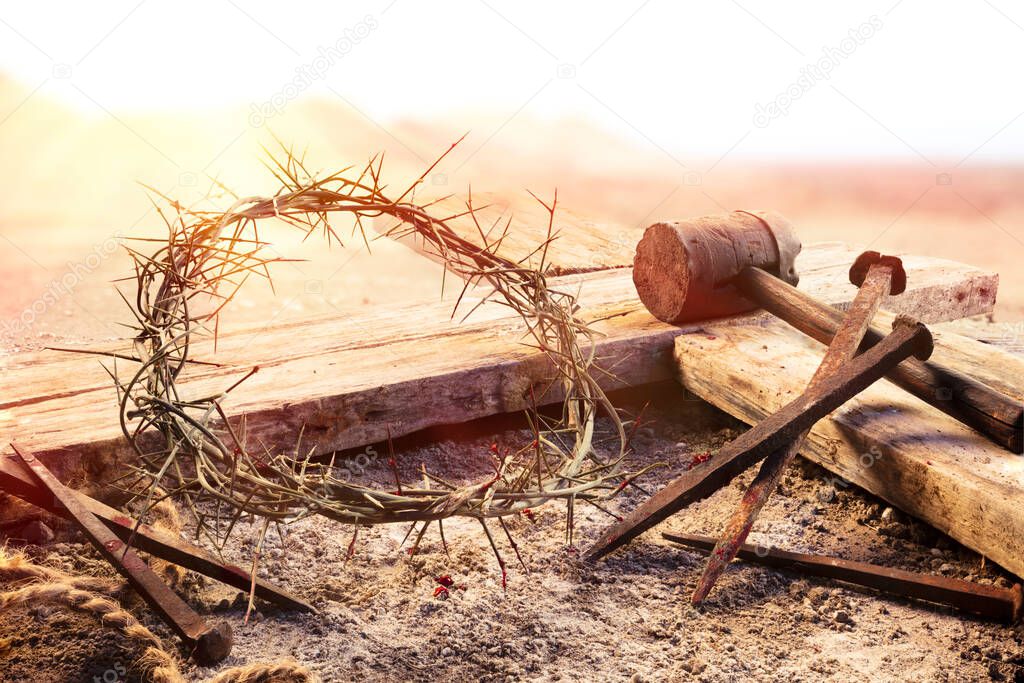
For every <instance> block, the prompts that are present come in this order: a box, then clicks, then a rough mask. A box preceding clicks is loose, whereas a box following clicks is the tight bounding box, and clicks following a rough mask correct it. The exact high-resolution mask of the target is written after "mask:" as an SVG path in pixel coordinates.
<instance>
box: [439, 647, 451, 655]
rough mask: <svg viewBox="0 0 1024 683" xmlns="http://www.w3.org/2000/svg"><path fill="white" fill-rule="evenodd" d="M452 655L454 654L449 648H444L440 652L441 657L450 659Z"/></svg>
mask: <svg viewBox="0 0 1024 683" xmlns="http://www.w3.org/2000/svg"><path fill="white" fill-rule="evenodd" d="M452 654H454V652H453V651H452V649H451V648H450V647H446V648H444V649H442V650H441V656H442V657H451V656H452Z"/></svg>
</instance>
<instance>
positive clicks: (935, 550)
mask: <svg viewBox="0 0 1024 683" xmlns="http://www.w3.org/2000/svg"><path fill="white" fill-rule="evenodd" d="M930 552H931V554H932V555H934V556H935V557H942V551H941V550H939V549H938V548H932V549H931V551H930Z"/></svg>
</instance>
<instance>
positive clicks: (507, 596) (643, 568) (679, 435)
mask: <svg viewBox="0 0 1024 683" xmlns="http://www.w3.org/2000/svg"><path fill="white" fill-rule="evenodd" d="M615 401H616V404H617V405H619V406H621V407H622V408H623V409H624V410H625V411H627V412H628V413H629V414H632V415H636V414H638V413H640V411H641V409H643V408H644V406H645V405H646V406H647V407H646V409H645V410H644V411H643V419H642V426H641V427H640V428H639V429H638V430H637V431H636V434H635V436H634V438H633V443H632V445H633V447H634V449H635V451H636V453H635V456H634V460H633V463H634V466H641V465H643V464H645V463H650V462H665V463H667V465H668V466H667V467H665V468H661V469H659V470H656V471H655V472H654V473H653V474H651V475H649V476H646V477H644V478H643V480H642V481H641V482H640V485H641V487H642V488H643V491H641V490H639V489H638V488H637V489H626V491H625V492H624V493H623V495H622V496H621V497H619V498H617V499H616V500H614V501H612V502H611V503H610V504H608V506H607V509H608V510H609V511H611V512H614V513H616V514H621V513H623V512H625V511H628V510H629V509H631V508H632V507H634V506H635V505H637V504H638V503H639V502H641V501H642V500H643V499H644V498H645V496H646V495H647V493H649V492H652V491H654V490H656V489H657V488H658V487H659V486H660V485H662V484H663V483H664V482H665V481H667V480H668V479H669V478H670V477H671V475H672V473H673V472H677V471H678V470H679V468H681V467H685V466H686V465H687V464H688V463H689V462H690V461H691V460H692V458H693V457H694V456H695V455H699V454H701V453H704V452H706V451H711V452H712V453H714V452H715V451H716V450H717V449H718V448H719V447H720V446H721V445H722V444H723V443H725V442H726V441H727V440H729V439H731V438H733V437H734V436H735V435H736V434H737V433H739V432H740V431H741V430H743V429H744V428H745V427H744V426H743V425H741V424H740V423H738V422H736V421H734V420H733V419H731V418H729V417H728V416H726V415H725V414H723V413H721V412H719V411H717V410H716V409H714V408H712V407H710V406H708V405H707V404H704V403H702V402H700V401H695V400H686V397H685V395H684V393H683V392H682V390H681V389H679V388H678V387H676V386H675V385H673V384H670V383H669V384H664V385H657V386H653V387H644V388H641V389H637V390H631V391H629V392H624V393H621V394H619V395H617V396H615ZM603 428H604V431H605V432H607V431H608V429H609V424H608V423H607V422H605V423H604V424H603ZM529 438H530V437H529V432H528V431H526V430H524V429H523V428H522V425H521V424H518V423H517V421H516V419H514V418H509V417H499V418H491V419H487V420H482V421H480V422H478V423H474V424H471V425H462V426H459V427H451V428H434V429H431V430H429V431H428V432H426V433H424V434H419V435H414V436H412V437H406V438H404V439H401V440H399V441H397V442H396V447H397V449H398V455H399V467H400V468H401V469H402V470H403V472H402V474H403V477H406V476H408V477H413V476H415V473H416V472H418V471H419V468H420V466H421V463H425V464H426V465H427V467H428V468H430V469H431V470H433V471H437V472H438V473H439V474H440V476H450V477H453V478H459V477H461V478H463V479H466V480H470V479H474V478H479V477H481V476H484V475H485V474H486V473H488V472H489V471H490V464H489V459H488V457H487V453H488V451H489V448H490V444H491V443H492V441H497V442H498V443H499V444H504V443H509V444H511V443H518V442H521V441H522V440H523V439H529ZM603 447H604V448H610V447H611V443H610V442H609V443H606V444H604V445H603ZM348 455H350V456H354V455H355V454H348ZM378 460H379V461H384V460H386V458H379V459H378ZM798 462H799V464H798V465H796V466H793V467H792V468H791V470H790V471H789V472H788V473H787V475H786V476H785V477H784V480H783V482H782V486H781V487H780V490H779V491H778V492H777V493H776V494H775V495H774V496H773V497H772V499H771V501H770V502H769V504H768V505H767V506H766V508H765V510H764V512H763V513H762V515H761V517H760V520H759V521H758V523H757V525H756V527H755V532H754V533H753V534H752V536H751V541H752V542H755V543H764V544H771V545H775V546H778V547H781V548H786V549H794V550H803V551H814V552H821V553H828V554H833V555H837V556H842V557H847V558H851V559H857V560H866V561H872V562H876V563H879V564H884V565H889V566H894V567H900V568H905V569H912V570H917V571H924V572H933V573H940V574H943V575H946V576H956V577H960V578H967V579H972V580H978V581H980V582H982V583H995V584H998V585H1004V586H1005V585H1009V578H1010V577H1009V576H1008V575H1006V574H1004V573H1002V572H1001V571H1000V570H999V569H998V568H997V567H995V566H993V565H992V564H991V563H985V562H983V561H982V559H981V558H980V557H979V556H978V555H977V554H975V553H973V552H971V551H969V550H967V549H965V548H963V547H962V546H960V545H959V544H957V543H955V542H953V541H951V540H950V539H948V538H946V537H944V536H942V535H941V534H939V533H937V532H936V531H935V530H933V529H932V528H931V527H929V526H927V525H925V524H921V523H918V522H916V521H914V520H912V519H909V518H907V517H906V516H904V515H903V514H901V513H899V512H898V511H894V510H892V509H891V508H888V507H887V506H886V504H885V503H884V502H883V501H880V500H878V499H876V498H874V497H873V496H871V495H870V494H867V493H865V492H863V491H861V490H859V489H856V488H855V487H853V486H846V485H845V484H844V483H843V482H841V481H839V480H837V479H835V477H833V476H832V475H831V474H830V473H828V472H826V471H825V470H823V469H821V468H819V467H817V466H816V465H813V464H811V463H808V462H805V461H802V460H800V461H798ZM377 464H378V465H379V467H377V465H375V464H371V465H370V466H369V467H368V469H367V471H366V473H365V477H366V478H367V479H368V480H372V481H379V482H380V483H381V484H382V485H386V482H388V481H390V480H391V477H392V476H393V474H392V472H391V470H390V468H389V467H388V466H387V464H386V463H384V462H378V463H377ZM750 476H752V473H748V475H747V476H746V477H743V478H741V479H739V480H737V481H736V482H735V483H734V484H732V485H730V486H729V487H727V488H726V489H723V490H722V491H720V492H718V493H717V494H716V495H714V496H712V497H711V498H709V499H707V500H705V501H703V502H701V503H699V504H696V505H693V506H691V507H690V508H688V509H687V510H685V511H683V512H682V513H680V514H678V515H676V516H674V517H673V518H672V519H671V520H669V521H668V522H667V523H665V524H663V525H662V526H661V527H659V528H658V529H657V530H656V531H652V532H648V533H647V534H646V535H644V536H643V537H641V538H640V539H639V540H638V541H635V542H634V543H632V544H631V545H630V546H628V547H627V548H625V549H624V550H621V551H619V552H617V553H616V554H614V555H612V556H611V557H610V558H609V559H607V560H605V561H602V562H599V563H598V564H596V565H593V566H591V565H588V564H587V563H585V562H583V561H582V560H581V559H580V551H581V550H582V549H584V548H586V547H587V546H588V544H589V543H590V542H591V541H592V540H594V539H595V538H596V536H597V534H598V533H599V532H600V531H601V530H602V529H603V528H604V527H605V525H606V524H608V523H609V522H610V521H612V520H611V518H610V517H609V516H608V514H606V513H605V512H602V511H601V510H598V509H597V508H593V507H590V506H577V512H576V525H575V532H574V533H575V537H574V544H573V545H572V546H567V545H566V542H565V540H566V539H565V534H566V527H565V512H564V507H563V506H561V505H559V504H556V503H552V504H548V505H546V506H543V507H541V508H539V509H536V510H534V511H533V519H532V520H531V519H529V518H528V517H524V516H519V517H516V518H514V519H512V520H510V522H509V528H510V531H511V534H512V537H513V538H514V540H515V542H516V544H517V545H518V549H519V552H520V553H521V555H522V557H523V560H524V562H525V564H526V567H527V569H524V568H523V567H522V566H520V565H519V564H518V562H517V560H516V557H515V553H514V552H513V550H512V549H511V548H510V546H509V543H508V539H507V538H505V537H504V535H503V534H502V532H501V531H500V527H498V526H496V525H495V526H494V531H495V538H496V540H497V542H498V544H499V547H500V550H501V553H502V555H503V557H504V559H505V561H506V563H507V565H508V569H509V572H508V582H507V587H506V588H504V589H503V587H502V578H501V571H500V569H499V567H498V564H497V561H496V560H495V557H494V555H493V554H492V552H491V550H490V549H489V547H488V544H487V541H486V537H485V536H484V534H483V532H482V530H481V528H480V526H479V524H478V523H477V522H475V521H473V520H450V521H449V522H447V523H446V524H445V537H446V539H447V546H448V548H447V549H448V554H446V552H445V549H444V547H443V546H442V543H441V540H440V537H439V535H438V534H437V533H436V526H435V527H434V528H433V529H431V530H430V531H429V532H428V533H427V534H426V535H425V536H424V538H423V542H422V543H421V545H420V548H419V551H418V552H417V553H416V554H415V555H414V556H411V557H410V556H409V555H408V554H407V553H406V551H405V549H406V548H408V546H409V542H408V541H407V542H406V543H405V545H403V544H402V542H403V539H404V537H405V535H406V532H407V531H408V528H407V527H405V526H380V527H375V528H371V529H363V530H360V532H359V535H358V539H357V541H356V544H355V554H354V556H353V557H351V559H347V560H346V556H347V552H348V548H349V545H350V542H351V538H352V528H351V527H346V526H343V525H339V524H336V523H333V522H330V521H328V520H325V519H320V518H316V519H309V520H306V521H303V522H299V523H296V524H294V525H293V526H292V527H291V528H290V529H289V531H288V532H287V533H286V534H285V536H284V538H283V539H282V538H281V537H279V536H277V535H271V536H270V537H269V539H268V545H269V548H268V550H267V551H266V552H265V555H264V557H263V559H262V560H261V566H262V572H263V573H264V574H265V575H266V576H267V577H268V578H270V579H271V580H272V581H275V582H277V583H279V584H280V585H282V586H284V587H285V588H287V589H288V590H290V591H293V592H295V593H297V594H298V595H300V596H302V597H304V598H306V599H307V600H309V601H311V602H312V603H313V604H314V605H315V606H316V607H317V608H318V610H319V614H316V615H301V614H295V613H288V612H285V611H282V610H280V609H277V608H275V607H273V606H271V605H268V604H266V603H260V604H259V605H258V610H257V611H256V613H255V614H254V615H253V618H252V619H251V620H250V622H249V623H248V624H245V623H243V617H244V614H245V607H246V597H245V596H243V595H242V594H241V593H239V592H238V591H236V590H234V589H231V588H228V587H225V586H223V585H220V584H217V583H215V582H212V581H208V580H203V579H201V578H199V577H195V576H190V579H189V581H188V582H186V585H185V586H184V587H183V589H182V590H183V591H184V592H185V594H186V595H187V597H188V599H189V600H190V601H191V602H192V604H194V605H195V606H196V607H197V608H198V609H200V610H201V611H203V612H205V613H208V614H210V615H211V616H212V617H217V618H225V619H227V620H228V621H229V622H230V623H231V625H232V627H233V628H234V631H235V647H234V651H233V653H232V656H231V657H230V658H229V659H228V660H226V661H225V662H224V663H223V664H222V665H221V666H225V667H226V666H232V665H238V664H243V663H252V662H257V661H269V660H273V659H276V658H281V657H289V656H290V657H294V658H296V659H298V660H299V661H300V662H302V663H304V664H306V665H308V666H310V667H311V668H313V669H314V670H316V671H317V672H319V673H320V675H322V677H323V678H324V680H326V681H345V680H367V681H396V680H404V681H434V680H478V681H520V680H521V681H571V680H594V681H623V680H628V681H680V680H683V681H685V680H695V681H732V680H743V679H746V680H758V681H803V680H827V681H852V680H882V681H911V680H912V681H963V680H990V679H991V680H1011V681H1014V680H1015V681H1021V680H1024V627H1022V626H1020V625H1018V626H1013V627H1008V626H1003V625H999V624H993V623H989V622H985V621H983V620H980V619H976V618H973V617H970V616H965V615H962V614H958V613H954V612H952V611H951V610H949V609H947V608H942V607H938V606H931V605H926V604H922V603H912V602H909V601H906V600H900V599H896V598H890V597H883V596H880V595H878V594H873V593H865V592H858V591H856V590H853V589H852V588H850V587H844V586H843V585H841V584H838V583H835V582H831V581H825V580H818V579H809V578H804V577H800V576H799V575H796V574H792V573H787V572H780V571H774V570H771V569H767V568H762V567H757V566H752V565H748V564H745V563H735V564H733V565H732V566H731V568H730V569H729V571H727V572H726V574H725V575H724V576H723V578H722V580H721V581H720V582H719V585H718V586H717V587H716V589H715V590H714V591H713V593H712V595H711V597H710V598H709V600H708V601H707V602H706V605H705V606H704V607H703V608H701V609H700V610H694V609H692V608H690V607H689V606H688V597H689V594H690V592H691V590H692V589H693V587H694V585H695V583H696V580H697V578H698V577H699V575H700V573H701V571H702V568H703V557H702V556H701V555H698V554H695V553H693V552H690V551H687V550H683V549H680V548H677V547H673V546H672V545H671V544H669V543H667V542H665V541H663V540H662V539H661V537H660V532H661V531H677V532H682V531H685V532H697V533H705V534H709V535H714V534H715V533H717V532H718V530H719V529H720V527H721V525H722V524H723V521H724V519H725V517H726V515H727V514H728V513H729V512H730V511H731V510H732V508H733V506H734V505H735V504H736V503H737V502H738V499H739V496H740V492H741V490H742V488H743V486H744V485H745V483H746V481H747V480H748V479H749V477H750ZM645 492H646V493H645ZM58 526H59V525H58ZM256 528H257V526H256V525H254V526H253V527H251V528H245V527H243V528H242V529H241V531H240V533H239V534H238V535H237V536H236V537H235V538H236V540H235V542H234V543H232V544H231V548H230V551H229V554H230V555H231V559H233V560H234V561H237V562H239V563H244V562H247V561H249V560H251V557H252V549H253V546H252V540H251V539H252V537H254V536H255V530H256ZM57 531H58V539H57V541H58V542H57V543H55V544H52V545H50V546H45V547H34V546H30V547H29V548H28V550H29V551H30V552H31V553H32V554H33V555H34V556H35V557H36V558H37V559H42V560H45V561H48V562H52V563H56V564H58V565H60V566H61V567H63V568H64V569H66V570H74V571H79V572H86V573H93V574H96V573H102V572H104V571H109V570H107V569H106V568H104V566H103V564H102V563H101V562H99V561H97V560H95V555H94V554H93V552H92V550H91V549H90V548H89V547H88V545H87V544H85V543H84V542H83V541H82V539H80V538H77V537H76V536H75V535H74V534H73V533H72V532H71V531H70V530H69V529H67V528H66V527H59V528H58V529H57ZM444 575H450V576H451V578H452V580H453V582H454V585H453V586H452V587H451V588H450V590H449V594H448V599H442V598H441V597H435V595H434V593H435V589H436V588H437V586H438V585H439V583H438V581H437V578H438V577H442V576H444ZM133 611H134V613H135V614H137V615H138V616H140V617H141V618H142V619H143V621H144V622H145V623H146V624H147V625H149V626H150V627H151V628H152V629H154V630H155V631H156V632H157V633H159V634H160V635H161V636H162V637H164V638H165V639H166V641H165V642H167V643H169V644H170V643H174V642H175V641H174V639H173V637H171V635H170V634H169V633H168V631H167V630H166V629H165V628H164V627H163V626H162V625H161V624H159V623H158V622H156V621H155V620H154V619H153V617H152V615H150V614H148V613H147V612H146V610H144V609H142V608H140V607H138V606H136V607H135V608H134V609H133ZM27 632H31V633H32V636H31V637H32V638H35V639H36V645H37V646H33V644H32V642H29V641H28V640H26V639H25V634H26V633H27ZM11 637H14V639H15V640H14V641H12V643H11V644H10V645H9V646H8V647H7V648H6V649H4V650H3V651H2V652H0V664H2V666H3V668H4V672H5V673H4V679H5V680H24V681H44V680H45V681H54V680H92V678H91V676H94V675H96V674H102V673H103V670H105V669H106V668H109V664H110V663H111V662H112V663H115V664H117V663H122V664H124V665H126V666H128V665H130V664H131V662H132V661H133V657H134V656H137V653H134V652H132V651H131V650H130V649H129V650H127V651H125V650H118V649H117V647H122V646H124V645H125V643H123V642H122V643H121V645H120V646H115V641H117V640H118V638H119V637H118V636H111V635H110V631H109V630H105V629H103V628H101V627H100V626H99V625H98V623H97V622H96V621H94V620H91V619H90V618H83V617H82V616H80V615H73V616H69V615H68V614H67V613H65V612H63V611H62V610H61V609H56V610H53V611H49V610H48V611H46V612H45V613H44V614H43V616H39V614H35V615H32V614H28V613H18V614H15V616H14V618H13V619H12V618H5V620H3V621H2V622H0V639H3V638H11ZM0 642H3V641H0ZM39 643H42V644H44V645H45V644H47V643H49V644H53V643H63V644H64V647H62V648H56V647H54V646H52V645H49V646H43V647H39V646H38V644H39ZM190 666H191V665H186V674H187V675H188V676H189V677H191V678H193V679H195V680H206V679H208V678H210V677H211V676H212V675H213V674H214V673H215V669H196V668H189V667H190ZM130 675H131V674H129V678H130ZM55 676H56V678H55ZM62 676H63V678H62Z"/></svg>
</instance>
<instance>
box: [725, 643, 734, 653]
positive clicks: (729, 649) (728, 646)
mask: <svg viewBox="0 0 1024 683" xmlns="http://www.w3.org/2000/svg"><path fill="white" fill-rule="evenodd" d="M735 649H736V646H735V645H733V644H732V643H726V645H725V651H726V652H732V651H733V650H735Z"/></svg>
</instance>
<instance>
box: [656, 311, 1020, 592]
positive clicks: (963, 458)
mask: <svg viewBox="0 0 1024 683" xmlns="http://www.w3.org/2000/svg"><path fill="white" fill-rule="evenodd" d="M935 331H936V339H937V343H936V352H935V355H934V356H933V358H934V360H936V361H938V362H941V363H944V364H947V365H949V366H950V367H952V368H953V369H955V370H959V371H962V372H965V373H967V374H970V375H974V376H977V377H979V378H985V379H991V378H994V377H996V376H997V375H998V376H999V377H1000V382H999V388H1000V389H1002V390H1004V391H1007V392H1010V393H1011V395H1013V396H1014V397H1016V398H1018V399H1022V398H1024V359H1021V358H1019V357H1017V356H1014V355H1012V354H1009V353H1006V352H1004V351H1001V350H998V349H994V348H993V347H992V346H990V345H987V344H983V343H981V342H977V341H974V340H972V339H968V338H966V337H962V336H959V335H956V334H954V333H952V332H947V331H945V330H943V329H942V326H939V327H938V328H936V330H935ZM823 349H824V347H823V346H822V345H821V344H818V343H817V342H814V341H813V340H811V339H809V338H807V337H805V336H803V335H801V334H800V333H799V332H796V331H795V330H793V329H791V328H789V327H788V326H786V325H785V324H784V323H781V322H779V321H773V320H772V321H769V320H766V321H763V322H762V324H760V325H739V326H720V325H710V326H707V327H705V329H704V334H700V335H696V334H686V335H682V336H680V337H679V338H678V339H676V341H675V358H676V364H677V370H678V374H679V378H680V380H681V381H682V383H683V384H684V385H685V386H686V387H687V389H689V390H690V391H692V392H693V393H695V394H696V395H698V396H700V397H701V398H704V399H705V400H707V401H709V402H710V403H712V404H714V405H716V406H717V407H719V408H721V409H722V410H724V411H726V412H728V413H730V414H731V415H733V416H735V417H737V418H739V419H741V420H743V421H744V422H747V423H748V424H753V423H755V422H756V421H758V420H761V419H763V418H764V417H765V416H767V415H768V414H770V413H771V412H773V411H775V410H777V409H778V408H780V407H781V406H783V405H785V404H786V403H787V402H788V401H790V400H792V399H793V398H795V397H796V396H798V395H799V394H800V393H801V392H803V390H804V387H805V386H806V384H807V381H808V380H809V379H810V377H811V375H812V374H813V372H814V369H815V367H817V365H818V363H819V361H820V359H821V355H822V353H823ZM802 454H803V455H805V456H806V457H808V458H810V459H811V460H814V461H815V462H818V463H820V464H821V465H823V466H824V467H825V468H827V469H828V470H830V471H832V472H834V473H835V474H837V475H839V476H840V477H842V479H844V480H846V481H849V482H852V483H854V484H857V485H858V486H861V487H862V488H864V489H867V490H868V491H870V492H872V493H874V494H876V495H878V496H879V497H881V498H883V499H885V500H886V501H888V502H889V503H891V504H893V505H894V506H896V507H898V508H900V509H901V510H904V511H906V512H907V513H909V514H911V515H913V516H915V517H918V518H920V519H922V520H924V521H926V522H928V523H929V524H931V525H932V526H934V527H936V528H937V529H939V530H941V531H942V532H944V533H946V534H948V535H950V536H951V537H953V538H955V539H956V540H958V541H960V542H961V543H963V544H964V545H965V546H967V547H969V548H972V549H974V550H976V551H978V552H979V553H981V554H983V555H985V556H987V557H989V558H991V559H992V560H994V561H996V562H998V563H999V564H1000V565H1002V566H1003V567H1005V568H1006V569H1008V570H1010V571H1012V572H1014V573H1015V574H1018V575H1024V510H1022V508H1021V506H1020V501H1021V499H1022V496H1024V458H1022V457H1020V456H1017V455H1013V454H1011V453H1009V452H1007V451H1005V450H1004V449H1002V448H1000V447H999V446H996V445H995V444H992V443H991V442H989V441H988V440H986V439H985V438H984V437H981V436H980V435H978V434H976V433H975V432H973V431H971V430H970V429H968V428H967V427H964V426H963V425H962V424H960V423H959V422H957V421H955V420H953V419H952V418H950V417H948V416H946V415H944V414H943V413H941V412H940V411H938V410H936V409H935V408H933V407H932V406H929V405H928V404H926V403H924V402H923V401H920V400H919V399H917V398H914V397H913V396H910V395H909V394H907V393H905V392H903V391H902V390H900V389H898V388H896V387H895V386H893V385H892V384H890V383H889V382H886V381H882V382H878V383H876V384H875V385H873V386H872V387H870V388H869V389H868V390H866V391H865V392H863V393H862V394H860V395H859V396H858V397H857V398H855V399H854V400H852V401H850V402H849V403H847V404H845V405H844V406H843V407H842V408H840V409H838V410H836V411H835V412H834V413H833V414H832V415H831V416H830V417H829V418H827V419H825V420H822V421H821V422H819V423H818V424H817V425H816V426H815V427H814V428H813V429H812V431H811V433H810V436H809V438H808V440H807V442H806V444H805V446H804V449H803V451H802Z"/></svg>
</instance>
